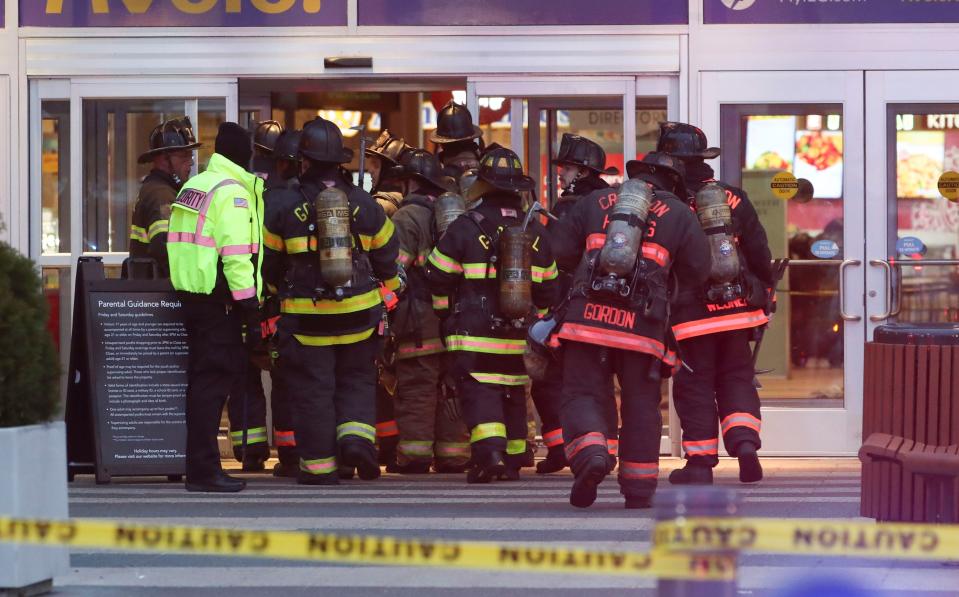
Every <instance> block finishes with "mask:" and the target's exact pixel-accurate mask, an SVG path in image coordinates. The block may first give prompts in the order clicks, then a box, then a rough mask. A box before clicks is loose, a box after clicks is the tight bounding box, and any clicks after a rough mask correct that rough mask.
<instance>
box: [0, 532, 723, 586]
mask: <svg viewBox="0 0 959 597" xmlns="http://www.w3.org/2000/svg"><path fill="white" fill-rule="evenodd" d="M0 541H6V542H14V543H29V544H35V545H57V546H67V547H82V548H87V549H109V550H120V551H149V552H164V553H190V554H199V555H210V556H234V557H253V558H269V559H283V560H309V561H314V562H336V563H349V564H373V565H392V566H426V567H437V568H472V569H484V570H507V571H523V572H549V573H562V574H577V573H580V574H582V573H585V574H612V575H619V576H648V577H658V578H672V579H692V580H723V579H731V578H734V576H735V561H734V560H733V559H732V558H730V557H728V556H724V555H698V554H695V555H689V554H680V553H664V552H655V553H631V552H617V551H586V550H577V549H552V548H542V547H530V546H513V545H500V544H496V543H483V542H465V541H431V540H418V539H398V538H395V537H376V536H360V535H331V534H327V533H309V532H292V531H250V530H239V529H215V528H199V527H173V526H160V525H142V524H132V523H125V522H115V521H106V520H69V521H53V520H33V519H17V518H0Z"/></svg>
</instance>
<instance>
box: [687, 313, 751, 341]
mask: <svg viewBox="0 0 959 597" xmlns="http://www.w3.org/2000/svg"><path fill="white" fill-rule="evenodd" d="M767 323H769V317H767V316H766V314H765V313H764V312H763V310H762V309H756V310H755V311H747V312H746V313H733V314H732V315H723V316H722V317H707V318H706V319H697V320H695V321H687V322H686V323H680V324H677V325H674V326H673V334H675V335H676V339H677V340H686V339H687V338H695V337H697V336H705V335H707V334H718V333H719V332H731V331H733V330H745V329H749V328H754V327H759V326H761V325H765V324H767Z"/></svg>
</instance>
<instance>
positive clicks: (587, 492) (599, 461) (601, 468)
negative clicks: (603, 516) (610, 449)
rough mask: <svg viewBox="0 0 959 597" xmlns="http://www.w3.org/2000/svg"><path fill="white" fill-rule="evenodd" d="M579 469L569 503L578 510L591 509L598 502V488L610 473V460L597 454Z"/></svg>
mask: <svg viewBox="0 0 959 597" xmlns="http://www.w3.org/2000/svg"><path fill="white" fill-rule="evenodd" d="M577 468H579V470H578V471H576V479H575V480H574V481H573V489H572V490H571V491H570V492H569V503H570V504H572V505H573V506H576V507H577V508H589V507H590V506H592V505H593V502H595V501H596V488H597V487H598V486H599V484H600V483H602V482H603V479H605V478H606V474H607V473H608V472H609V460H608V457H607V456H606V455H603V454H596V455H595V456H590V457H589V460H587V461H586V462H584V463H583V465H582V466H581V467H577Z"/></svg>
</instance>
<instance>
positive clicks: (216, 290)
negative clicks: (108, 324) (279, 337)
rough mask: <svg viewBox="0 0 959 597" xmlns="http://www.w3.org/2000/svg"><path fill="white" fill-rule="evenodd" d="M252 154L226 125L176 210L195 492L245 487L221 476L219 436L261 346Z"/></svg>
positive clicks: (172, 235) (173, 254)
mask: <svg viewBox="0 0 959 597" xmlns="http://www.w3.org/2000/svg"><path fill="white" fill-rule="evenodd" d="M252 157H253V145H252V142H251V139H250V135H249V133H247V132H246V131H245V130H243V128H242V127H240V126H239V125H237V124H235V123H230V122H227V123H224V124H222V125H220V129H219V132H218V134H217V137H216V153H215V154H214V155H213V157H212V158H210V164H209V166H208V167H207V169H206V171H205V172H203V173H201V174H199V175H197V176H195V177H193V178H191V179H190V180H189V181H187V183H186V184H185V185H184V186H183V189H182V190H181V191H180V194H179V195H178V196H177V199H176V202H175V203H174V204H173V207H172V210H171V214H170V231H169V235H168V244H167V250H168V253H169V258H170V279H171V281H172V283H173V287H174V288H175V289H176V290H177V291H178V292H179V295H180V298H181V300H182V302H183V315H184V319H185V324H186V331H187V339H188V342H189V347H190V362H189V374H188V375H189V385H188V387H187V397H186V424H187V447H186V488H187V490H189V491H220V492H222V491H226V492H231V491H240V490H242V489H243V488H244V486H245V483H244V482H243V481H242V480H239V479H234V478H232V477H229V476H228V475H226V474H225V473H224V472H223V470H222V468H221V466H220V451H219V448H218V446H217V431H218V430H219V426H220V415H221V413H222V411H223V405H224V403H225V402H226V399H227V396H228V395H229V394H230V392H231V390H234V389H235V387H236V386H237V385H239V386H241V388H242V387H243V383H242V382H243V381H245V380H246V376H247V367H248V366H249V355H250V353H252V352H253V351H254V350H256V349H258V347H259V346H260V343H261V342H262V334H261V327H260V313H259V299H260V297H261V289H262V283H261V276H260V272H261V265H262V255H263V252H262V251H261V248H262V244H261V230H262V228H263V219H262V218H263V199H262V196H261V193H262V187H263V182H262V181H261V180H260V179H259V178H257V177H256V176H254V175H253V174H251V173H250V172H249V171H248V169H249V168H250V161H251V159H252ZM244 332H245V333H244ZM244 336H245V339H244ZM238 381H239V382H240V383H237V382H238ZM240 391H242V390H240Z"/></svg>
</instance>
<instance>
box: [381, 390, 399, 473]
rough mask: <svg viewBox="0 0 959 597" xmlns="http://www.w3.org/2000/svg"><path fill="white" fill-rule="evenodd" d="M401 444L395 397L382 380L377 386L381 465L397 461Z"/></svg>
mask: <svg viewBox="0 0 959 597" xmlns="http://www.w3.org/2000/svg"><path fill="white" fill-rule="evenodd" d="M394 391H395V388H394ZM399 443H400V428H399V425H398V424H397V423H396V415H395V410H394V407H393V395H392V394H390V392H389V390H388V389H387V388H386V387H385V386H384V382H383V381H382V380H381V381H380V382H379V383H378V384H376V444H377V451H378V453H379V459H380V464H391V463H392V462H393V461H395V460H396V447H397V445H398V444H399Z"/></svg>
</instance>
